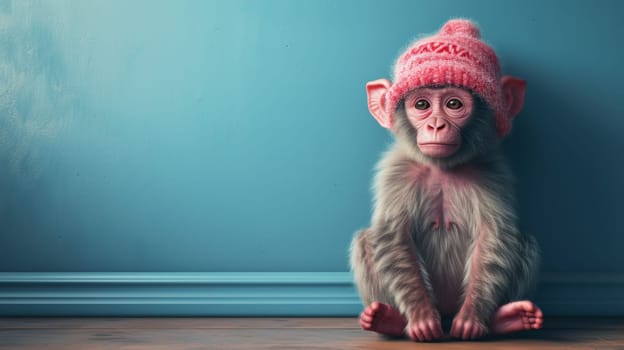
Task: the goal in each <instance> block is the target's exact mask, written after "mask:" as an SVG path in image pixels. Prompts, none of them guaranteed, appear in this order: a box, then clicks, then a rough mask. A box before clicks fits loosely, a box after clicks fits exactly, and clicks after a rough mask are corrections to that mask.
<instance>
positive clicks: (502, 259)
mask: <svg viewBox="0 0 624 350" xmlns="http://www.w3.org/2000/svg"><path fill="white" fill-rule="evenodd" d="M499 193H500V192H499ZM479 197H480V198H478V199H477V201H475V202H476V203H478V205H476V208H477V210H476V213H477V214H478V215H477V218H476V222H475V223H474V225H473V227H474V229H475V230H476V232H474V233H473V237H475V240H474V242H473V247H472V250H471V256H470V258H469V261H468V264H467V270H466V275H465V283H464V288H465V298H464V301H463V304H462V307H461V309H460V311H459V313H458V315H457V316H456V318H455V320H454V321H453V327H452V329H451V335H454V336H458V337H459V336H462V334H463V335H464V338H466V336H465V335H466V334H467V333H474V334H478V333H480V332H483V333H485V332H487V331H488V329H487V327H488V325H489V323H490V320H491V318H492V316H493V315H494V313H495V312H496V310H497V309H498V307H500V306H501V305H502V304H504V303H507V302H509V301H510V300H511V299H512V298H513V297H514V295H516V294H517V292H518V291H519V290H526V286H527V284H530V283H532V282H533V281H534V277H535V271H534V268H533V267H534V263H535V261H534V260H536V254H537V252H536V251H532V250H531V249H527V238H526V237H524V236H523V235H521V234H520V232H519V231H518V230H517V226H516V218H515V213H514V211H513V209H512V208H511V206H510V205H509V204H508V203H509V202H510V198H509V197H507V198H506V197H503V196H501V195H500V194H499V195H497V194H496V192H489V193H488V192H486V191H483V192H481V193H480V196H479ZM471 327H472V330H470V329H471ZM479 336H481V335H479ZM473 338H474V336H473Z"/></svg>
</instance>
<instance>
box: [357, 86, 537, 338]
mask: <svg viewBox="0 0 624 350" xmlns="http://www.w3.org/2000/svg"><path fill="white" fill-rule="evenodd" d="M475 99H476V101H475V102H476V112H475V113H474V114H473V116H472V119H471V121H470V123H469V124H468V125H467V126H466V127H465V128H464V130H463V131H462V140H463V145H462V147H461V149H460V150H459V151H458V152H457V154H455V155H453V156H451V157H449V158H445V159H432V158H429V157H427V156H425V155H424V154H422V153H421V152H420V150H419V148H418V147H417V145H416V138H417V132H416V130H415V129H414V128H413V127H412V125H411V124H410V123H409V121H408V120H407V116H406V114H405V112H404V108H403V106H402V104H399V107H398V108H397V111H396V113H395V118H396V122H395V126H394V128H393V133H394V134H395V136H396V142H395V144H394V145H393V146H392V147H391V148H390V149H389V151H387V152H386V153H385V155H384V156H383V158H382V159H381V161H380V162H379V163H378V166H377V175H376V177H375V183H374V194H375V197H374V213H373V217H372V224H371V227H370V228H368V229H365V230H362V231H360V232H358V233H357V234H356V235H355V237H354V239H353V242H352V244H351V259H350V263H351V269H352V271H353V273H354V279H355V282H356V285H357V287H358V290H359V293H360V296H361V298H362V301H363V302H364V304H366V305H369V304H370V303H371V302H372V301H380V302H384V303H387V304H390V305H391V306H393V307H395V308H397V309H398V310H399V311H400V312H401V314H403V315H404V316H405V317H406V319H407V320H408V321H412V320H413V319H414V317H416V316H414V315H416V314H418V312H419V309H420V308H422V307H423V306H427V305H432V306H433V307H434V309H436V310H438V312H439V314H453V313H456V312H457V311H458V310H459V309H460V308H461V307H462V306H463V305H464V304H465V303H471V305H469V306H472V308H473V310H474V312H476V314H477V318H478V321H480V322H481V324H482V325H483V326H486V327H487V325H488V320H489V319H491V317H492V315H493V313H494V312H495V311H496V309H497V308H498V307H500V306H501V305H502V304H505V303H507V302H509V301H513V300H519V299H522V298H526V297H528V295H529V294H530V293H531V291H532V290H533V288H534V286H535V283H536V276H537V270H538V268H537V267H538V260H539V256H538V247H537V244H536V242H535V240H534V239H533V238H532V237H530V236H527V235H523V234H521V233H520V232H519V230H518V228H517V222H516V221H517V220H516V214H515V210H514V195H513V191H512V187H513V178H512V175H511V173H510V171H509V168H508V166H507V164H506V162H505V160H504V158H503V156H502V152H501V149H500V142H499V140H498V137H497V136H496V131H495V128H494V122H493V117H492V113H491V111H490V110H489V109H488V107H487V105H486V104H485V103H484V102H483V100H482V99H480V98H479V97H478V96H475ZM466 173H468V174H469V176H466V175H465V174H466ZM444 203H446V205H447V206H448V208H446V207H445V211H442V213H443V215H445V217H444V218H442V221H444V219H448V220H452V223H451V224H449V226H448V227H447V226H446V225H445V223H444V222H441V223H440V225H439V226H438V227H435V226H434V225H432V221H433V220H434V218H435V217H436V215H439V213H440V210H439V208H440V206H441V205H444ZM477 249H478V251H479V252H480V253H479V254H478V256H474V253H475V251H476V250H477ZM473 260H474V261H473ZM475 263H476V265H474V264H475ZM438 316H439V315H438Z"/></svg>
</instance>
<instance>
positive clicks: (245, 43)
mask: <svg viewBox="0 0 624 350" xmlns="http://www.w3.org/2000/svg"><path fill="white" fill-rule="evenodd" d="M623 11H624V2H620V1H604V0H602V1H589V0H587V1H522V2H520V1H516V2H501V1H496V0H490V1H470V2H467V1H460V0H457V1H451V0H447V1H388V2H384V1H355V0H353V1H350V0H344V1H329V0H328V1H325V0H321V1H287V0H267V1H252V0H249V1H241V0H236V1H200V0H197V1H147V0H145V1H143V0H134V1H121V0H119V1H110V0H106V1H104V0H89V1H78V0H74V1H65V0H59V1H27V0H23V1H22V0H20V1H8V0H0V271H2V273H0V312H4V313H13V314H23V313H30V314H36V313H46V312H48V311H49V313H54V312H63V310H64V311H66V312H68V310H70V309H71V308H66V307H65V308H64V307H63V306H62V305H64V303H68V304H71V303H72V302H73V303H74V305H76V304H80V303H79V302H77V301H76V300H74V299H71V297H70V296H69V295H72V293H73V292H76V290H80V291H81V293H87V294H84V295H89V296H90V297H91V298H93V300H96V301H97V300H100V301H101V300H102V299H98V296H97V293H96V292H102V291H108V292H107V293H109V294H107V295H108V296H109V297H110V296H111V295H113V294H114V293H116V292H119V290H117V289H115V288H116V287H114V286H119V285H122V286H123V288H125V289H124V291H123V293H126V294H123V295H124V298H126V299H123V300H121V301H120V300H117V299H115V300H117V301H114V300H113V301H111V300H109V301H108V302H104V301H101V302H102V304H103V305H110V304H114V305H117V308H108V309H107V308H106V306H104V307H102V309H94V308H91V309H89V308H88V307H83V308H80V307H79V306H78V307H76V308H75V309H72V310H74V311H75V313H77V314H81V313H88V312H93V313H97V312H98V310H100V311H99V312H104V313H106V312H105V311H102V310H108V311H109V312H110V313H115V312H117V313H153V314H162V313H172V314H175V313H191V314H193V312H195V313H202V314H234V313H237V314H245V313H246V312H245V310H250V309H245V308H244V307H241V308H239V309H236V308H234V309H229V311H228V309H227V308H223V303H222V300H224V299H223V298H226V297H225V296H226V295H229V294H228V293H229V291H231V290H240V291H244V292H245V293H252V294H253V290H254V289H253V288H256V287H258V288H260V289H261V290H262V288H265V287H266V288H268V289H266V288H265V289H266V290H264V291H260V292H258V293H259V294H258V293H256V294H253V295H251V296H241V298H242V299H240V300H239V301H238V302H239V304H236V303H235V302H232V301H231V300H230V301H229V302H232V303H234V304H236V305H252V306H255V307H256V309H253V310H255V311H254V312H252V311H249V312H248V313H268V314H271V313H283V314H310V313H315V312H316V313H321V314H336V313H337V314H344V313H352V312H355V311H357V308H358V307H359V306H357V298H356V297H355V294H354V293H353V291H352V289H350V287H349V276H348V274H347V273H345V272H346V271H347V247H348V244H349V241H350V238H351V235H352V234H353V232H354V231H355V230H356V229H358V228H361V227H364V226H366V225H367V223H368V221H369V215H370V211H371V206H370V197H371V195H370V191H369V185H370V181H371V176H372V169H373V166H374V164H375V162H376V160H377V159H378V157H379V155H380V153H381V152H382V151H383V150H384V149H385V148H386V147H387V145H388V144H389V143H390V142H391V137H390V136H389V135H388V133H387V132H386V131H385V130H383V129H382V128H380V127H379V126H378V125H377V124H376V122H375V121H374V120H373V118H371V117H370V115H369V114H368V111H367V109H366V103H365V93H364V84H365V83H366V81H368V80H372V79H376V78H380V77H388V76H389V72H390V65H391V63H392V61H393V60H394V58H395V57H396V55H397V54H398V53H399V51H400V50H401V48H403V47H405V45H406V44H407V43H408V42H409V41H410V40H411V39H413V38H415V37H416V36H417V35H418V34H419V33H431V32H434V31H436V30H437V29H438V28H439V27H440V26H441V25H442V23H443V22H444V21H446V20H447V19H448V18H450V17H457V16H461V17H468V18H472V19H474V20H476V21H477V22H478V23H479V24H480V26H481V30H482V33H483V36H484V38H485V39H486V40H487V41H488V42H489V43H491V44H492V46H494V47H495V49H496V50H497V52H498V54H499V56H500V58H501V60H502V62H503V67H504V71H505V72H506V73H509V74H513V75H517V76H520V77H523V78H525V79H527V80H528V83H529V85H528V92H527V99H526V105H525V109H524V110H523V112H522V113H521V115H520V116H519V117H518V118H517V120H516V122H515V124H514V129H513V131H512V135H511V136H510V137H509V138H508V139H507V140H506V142H505V148H506V151H507V153H508V155H509V157H510V159H511V162H512V165H513V168H514V170H515V172H516V174H517V176H518V183H517V188H518V193H519V209H520V215H521V225H522V227H523V229H525V230H526V231H528V232H530V233H532V234H534V235H535V236H536V237H537V238H538V240H539V242H540V244H541V246H542V249H543V256H544V258H543V268H542V270H543V271H544V276H545V277H544V283H543V286H542V288H541V290H542V292H541V293H542V294H540V296H538V300H541V301H542V302H543V303H544V304H546V305H547V307H546V309H548V308H550V310H552V311H553V312H555V313H557V312H566V310H567V309H568V308H570V307H575V306H578V305H581V307H580V308H578V309H577V310H576V311H577V312H578V313H591V312H594V313H595V312H611V313H614V312H616V313H618V312H619V313H624V300H623V299H622V297H621V296H620V295H624V293H621V294H620V292H622V291H623V290H624V288H623V287H624V254H622V253H621V251H622V246H624V235H623V234H624V225H623V223H622V215H623V213H624V204H623V202H624V201H623V200H622V198H624V180H623V179H624V162H623V160H622V156H623V155H622V154H623V153H624V138H623V137H622V136H621V135H622V134H624V102H623V101H624V84H622V82H623V81H624V69H623V68H622V62H624V47H623V46H622V45H621V40H622V39H621V38H622V37H624V29H623V27H622V25H621V16H620V14H621V13H622V12H623ZM306 276H307V277H306ZM198 285H199V286H201V288H203V289H201V288H200V289H193V288H194V287H193V286H198ZM59 286H62V287H59ZM253 286H255V287H253ZM319 286H325V287H327V288H324V287H322V288H321V287H319ZM3 287H4V288H3ZM57 287H58V288H61V289H58V290H57V289H54V288H57ZM252 287H253V288H252ZM317 287H318V288H321V289H314V288H317ZM107 288H108V289H107ZM215 288H216V289H215ZM219 288H221V289H219ZM228 288H234V289H228ZM288 288H294V289H288ZM333 288H339V289H340V290H341V291H340V292H339V293H338V292H336V290H335V289H333ZM600 288H603V289H600ZM179 290H183V291H184V292H179ZM216 290H218V292H215V291H216ZM313 290H314V291H313ZM187 291H188V292H189V293H190V294H184V293H186V292H187ZM267 291H269V292H267ZM566 291H567V292H566ZM212 292H214V293H217V294H214V295H213V294H210V293H212ZM38 293H39V294H38ZM41 293H43V294H41ZM59 293H60V294H59ZM63 293H65V294H63ZM89 293H91V294H89ZM94 293H95V294H94ZM102 293H103V292H102ZM150 293H151V294H150ZM154 293H155V294H154ZM159 293H160V294H159ZM176 293H177V294H176ZM219 293H221V294H219ZM262 293H265V294H262ZM266 293H268V294H266ZM292 293H295V294H296V293H299V294H297V295H299V297H300V299H298V300H297V301H296V302H293V303H292V304H288V302H286V301H284V299H283V297H284V296H285V295H292ZM336 293H338V294H340V293H343V294H340V295H341V297H340V298H343V299H340V298H338V299H336V297H335V296H336V295H337V294H336ZM562 293H563V294H562ZM565 293H568V294H565ZM84 295H83V296H84ZM147 295H151V296H152V297H153V299H150V300H151V302H146V303H147V306H145V305H143V306H142V307H137V306H136V302H135V301H136V300H139V299H141V298H144V297H146V296H147ZM154 295H155V296H154ZM207 295H211V296H208V297H207ZM245 295H246V294H245ZM259 295H260V296H259ZM310 295H313V297H310ZM52 296H54V297H52ZM239 296H240V295H239ZM57 297H58V298H61V299H62V300H60V301H59V300H57V299H54V298H57ZM169 297H171V298H174V299H175V298H178V299H176V300H177V301H170V302H171V303H170V304H167V300H169V299H167V298H169ZM200 297H204V298H209V299H210V298H212V299H210V300H208V301H206V300H204V301H203V303H204V304H202V305H204V307H203V308H195V309H193V307H192V305H196V304H198V303H199V304H201V303H202V302H197V303H195V304H193V302H192V301H189V300H191V299H192V298H200ZM317 297H318V298H321V299H322V300H323V301H322V302H319V301H318V300H317V299H314V298H317ZM25 298H26V299H25ZM27 298H31V299H27ZM63 298H66V299H63ZM133 298H134V299H133ZM185 298H186V299H185ZM220 298H221V299H220ZM245 298H248V299H245ZM253 298H257V299H253ZM258 298H259V299H258ZM271 298H273V299H271ZM323 298H325V299H323ZM540 298H541V299H540ZM549 298H550V299H549ZM575 298H576V299H575ZM24 300H26V301H24ZM180 300H184V302H186V303H188V305H191V306H189V310H191V311H188V312H187V311H185V310H186V309H183V308H182V307H181V306H178V308H176V306H175V305H179V304H180V303H181V304H184V302H180ZM193 300H196V299H193ZM176 302H178V303H179V304H176ZM55 303H56V304H55ZM95 303H97V302H95ZM107 303H108V304H107ZM263 303H264V304H263ZM284 303H286V304H284ZM583 303H585V304H583ZM596 303H598V304H596ZM51 304H55V305H61V306H59V308H58V310H56V309H54V307H51V308H49V309H46V307H48V306H50V305H51ZM163 304H167V305H169V307H170V308H169V309H167V308H164V307H162V305H163ZM261 304H262V305H265V307H264V308H263V307H261V306H258V305H261ZM277 304H279V305H282V308H276V307H275V305H277ZM319 304H322V305H324V307H322V308H315V307H314V305H319ZM2 305H4V309H3V308H2ZM46 305H47V306H46ZM120 305H121V306H120ZM123 305H126V308H124V307H123ZM128 305H130V306H128ZM133 305H134V306H133ZM171 305H173V306H171ZM185 305H186V304H185ZM266 305H269V306H266ZM284 305H286V306H284ZM302 305H304V306H302ZM305 305H307V306H305ZM310 305H312V306H310ZM345 305H347V306H345ZM220 307H221V309H219V308H220ZM1 310H4V311H1ZM45 310H48V311H45ZM55 310H56V311H55ZM192 310H195V311H192ZM219 310H220V311H219ZM314 310H316V311H314ZM319 310H320V311H319ZM337 310H338V311H337ZM596 310H598V311H596ZM600 310H603V311H600ZM568 312H569V310H568Z"/></svg>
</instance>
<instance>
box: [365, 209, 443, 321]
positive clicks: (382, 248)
mask: <svg viewBox="0 0 624 350" xmlns="http://www.w3.org/2000/svg"><path fill="white" fill-rule="evenodd" d="M403 215H404V216H405V217H404V218H396V219H395V220H392V221H385V222H381V223H378V224H376V225H374V226H373V232H374V233H373V235H372V237H371V238H372V246H373V261H374V268H375V270H376V272H377V274H378V276H379V280H380V283H381V284H382V285H383V286H384V287H385V289H386V290H388V292H389V293H390V295H392V296H393V299H394V303H395V305H396V307H397V308H398V309H399V311H400V312H401V313H402V314H403V315H404V316H405V317H406V318H407V319H408V320H414V319H421V318H427V317H434V318H439V315H438V314H437V311H436V309H435V308H434V307H433V305H434V299H433V295H432V292H431V291H432V289H431V285H430V283H429V278H428V275H427V271H426V270H425V269H424V264H423V261H422V259H421V257H420V255H419V253H418V250H417V248H416V246H415V245H414V242H413V240H412V237H411V232H412V226H413V225H412V224H411V223H410V221H411V220H410V218H409V217H407V214H403Z"/></svg>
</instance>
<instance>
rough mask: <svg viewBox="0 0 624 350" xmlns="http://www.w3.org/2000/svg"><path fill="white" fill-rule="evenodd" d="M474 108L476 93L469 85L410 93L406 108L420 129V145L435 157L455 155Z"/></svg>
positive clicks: (408, 114) (417, 128)
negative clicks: (467, 89)
mask: <svg viewBox="0 0 624 350" xmlns="http://www.w3.org/2000/svg"><path fill="white" fill-rule="evenodd" d="M473 108H474V105H473V98H472V95H471V94H470V93H469V92H468V91H466V90H465V89H460V88H456V87H448V88H444V89H429V88H422V89H418V90H415V91H412V92H411V93H409V94H407V96H406V97H405V111H406V112H407V117H408V118H409V121H410V123H411V124H412V125H413V126H414V127H415V128H416V130H418V147H419V148H420V150H421V152H422V153H424V154H425V155H427V156H430V157H434V158H445V157H449V156H451V155H453V154H454V153H455V152H456V151H457V150H458V149H459V148H460V147H461V142H462V139H461V134H460V130H461V128H462V127H463V126H464V125H466V123H468V120H469V119H470V116H471V115H472V110H473Z"/></svg>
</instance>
